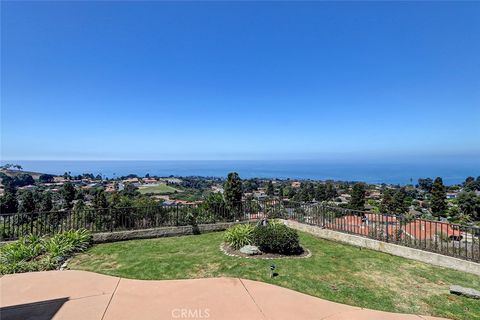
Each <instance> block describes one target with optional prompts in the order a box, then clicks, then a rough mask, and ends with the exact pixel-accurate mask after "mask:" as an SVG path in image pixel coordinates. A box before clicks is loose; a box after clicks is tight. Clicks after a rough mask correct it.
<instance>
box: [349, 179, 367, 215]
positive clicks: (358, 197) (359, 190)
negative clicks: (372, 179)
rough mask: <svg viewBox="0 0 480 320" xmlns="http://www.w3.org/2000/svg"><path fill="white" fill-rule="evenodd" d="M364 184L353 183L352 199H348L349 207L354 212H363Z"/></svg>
mask: <svg viewBox="0 0 480 320" xmlns="http://www.w3.org/2000/svg"><path fill="white" fill-rule="evenodd" d="M365 189H366V188H365V184H364V183H355V184H354V185H353V188H352V197H351V198H350V203H349V207H350V208H351V209H355V210H363V209H364V208H365V191H366V190H365Z"/></svg>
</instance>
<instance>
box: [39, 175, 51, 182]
mask: <svg viewBox="0 0 480 320" xmlns="http://www.w3.org/2000/svg"><path fill="white" fill-rule="evenodd" d="M38 181H40V182H42V183H50V182H53V181H54V177H53V176H52V175H51V174H46V173H44V174H41V175H40V177H38Z"/></svg>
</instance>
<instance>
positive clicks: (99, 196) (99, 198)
mask: <svg viewBox="0 0 480 320" xmlns="http://www.w3.org/2000/svg"><path fill="white" fill-rule="evenodd" d="M93 207H94V208H95V209H97V210H99V209H100V210H101V209H107V208H108V201H107V197H106V196H105V192H104V191H103V190H99V191H98V192H97V193H96V194H95V197H94V198H93Z"/></svg>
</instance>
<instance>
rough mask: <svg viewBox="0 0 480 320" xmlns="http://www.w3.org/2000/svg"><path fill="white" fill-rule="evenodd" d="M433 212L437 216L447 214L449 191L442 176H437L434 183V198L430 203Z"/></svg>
mask: <svg viewBox="0 0 480 320" xmlns="http://www.w3.org/2000/svg"><path fill="white" fill-rule="evenodd" d="M430 206H431V208H432V214H433V215H434V216H435V217H441V216H445V215H446V210H447V191H446V189H445V186H444V185H443V180H442V178H440V177H437V178H435V181H434V182H433V185H432V200H431V204H430Z"/></svg>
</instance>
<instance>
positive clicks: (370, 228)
mask: <svg viewBox="0 0 480 320" xmlns="http://www.w3.org/2000/svg"><path fill="white" fill-rule="evenodd" d="M286 218H287V219H290V220H294V221H297V222H300V223H305V224H309V225H314V226H319V227H321V228H325V229H329V230H334V231H339V232H343V233H348V234H354V235H357V236H362V237H365V238H370V239H375V240H379V241H384V242H389V243H395V244H398V245H402V246H407V247H412V248H416V249H420V250H425V251H430V252H435V253H439V254H443V255H449V256H453V257H457V258H461V259H465V260H471V261H475V262H480V228H479V227H475V226H467V225H459V224H452V223H449V222H441V221H433V220H425V219H418V218H409V217H407V216H405V215H388V214H377V213H372V212H365V211H357V210H351V209H344V208H339V207H329V206H325V205H319V204H294V205H290V208H287V213H286Z"/></svg>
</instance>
